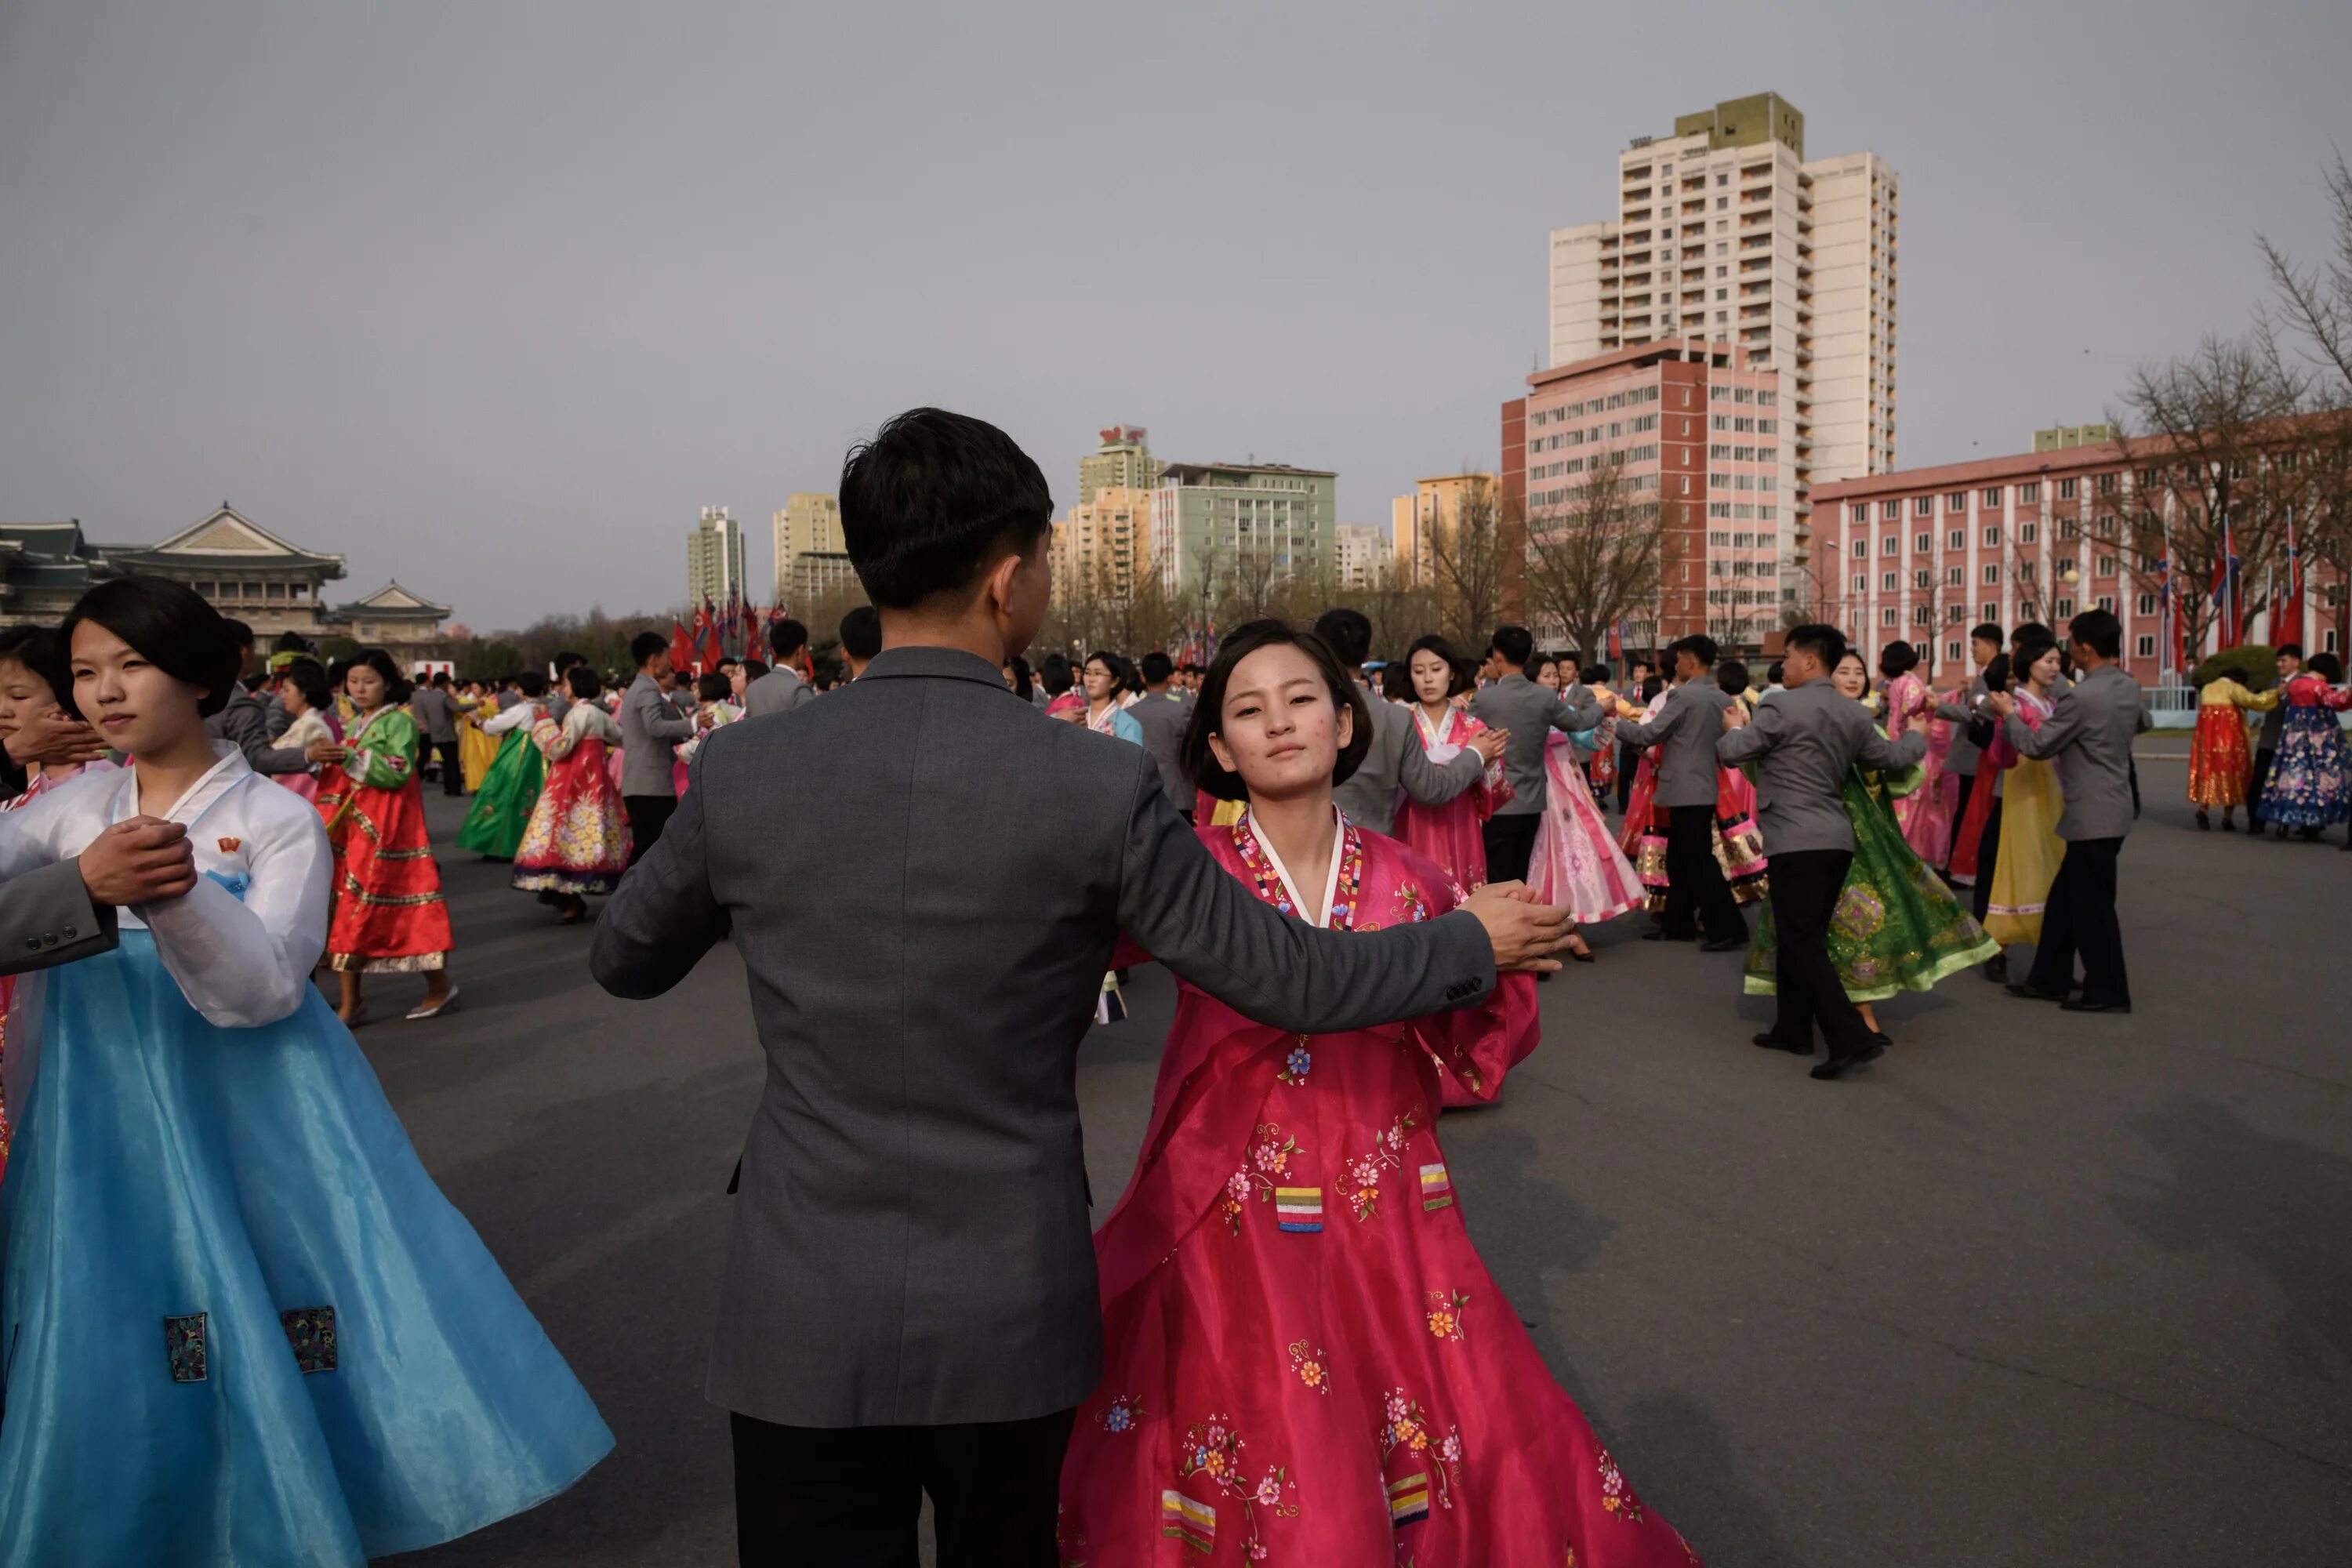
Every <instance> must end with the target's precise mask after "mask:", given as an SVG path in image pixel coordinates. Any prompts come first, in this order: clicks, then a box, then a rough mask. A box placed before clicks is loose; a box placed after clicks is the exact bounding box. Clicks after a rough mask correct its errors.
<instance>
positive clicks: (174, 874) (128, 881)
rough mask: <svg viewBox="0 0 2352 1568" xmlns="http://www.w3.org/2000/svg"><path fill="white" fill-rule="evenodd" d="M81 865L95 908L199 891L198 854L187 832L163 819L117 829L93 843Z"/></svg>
mask: <svg viewBox="0 0 2352 1568" xmlns="http://www.w3.org/2000/svg"><path fill="white" fill-rule="evenodd" d="M77 863H78V864H79V866H80V868H81V885H82V886H83V887H85V888H87V889H89V900H90V902H92V903H94V904H143V903H147V902H149V901H151V900H155V899H176V898H178V897H179V896H180V895H181V894H183V893H184V892H187V891H188V890H189V889H192V888H194V886H195V885H196V851H195V847H194V845H192V844H190V843H189V842H188V830H187V829H186V828H184V827H183V826H180V825H179V824H178V823H176V822H165V821H163V819H162V818H160V817H153V816H133V817H131V818H129V819H127V820H125V821H122V822H118V823H116V824H114V825H113V826H110V827H109V828H108V829H107V830H106V831H105V832H103V833H101V834H100V835H99V836H98V837H96V838H93V839H91V840H90V842H89V848H87V849H85V850H83V851H82V852H81V855H80V857H79V860H78V862H77Z"/></svg>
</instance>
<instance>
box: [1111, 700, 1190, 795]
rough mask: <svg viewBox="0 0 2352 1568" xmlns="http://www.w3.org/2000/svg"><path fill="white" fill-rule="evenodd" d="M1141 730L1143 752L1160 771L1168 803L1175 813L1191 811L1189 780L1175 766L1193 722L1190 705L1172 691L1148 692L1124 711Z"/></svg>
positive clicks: (1178, 767) (1180, 769)
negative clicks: (1185, 734)
mask: <svg viewBox="0 0 2352 1568" xmlns="http://www.w3.org/2000/svg"><path fill="white" fill-rule="evenodd" d="M1127 716H1128V717H1129V718H1130V719H1132V720H1134V721H1135V724H1136V728H1138V729H1139V730H1141V731H1143V749H1144V750H1145V751H1147V752H1150V753H1151V760H1152V762H1153V763H1157V764H1158V765H1159V768H1160V784H1161V786H1162V787H1164V788H1165V789H1166V790H1167V791H1168V804H1169V805H1172V806H1174V807H1175V808H1176V809H1177V810H1178V811H1190V810H1192V799H1193V791H1192V780H1190V779H1188V778H1186V777H1185V776H1184V770H1183V769H1182V768H1181V767H1180V766H1178V765H1177V762H1176V750H1177V747H1178V746H1179V745H1181V743H1182V742H1183V740H1184V728H1185V726H1186V725H1188V724H1190V723H1192V704H1191V703H1189V702H1187V701H1185V700H1183V699H1182V698H1181V697H1179V696H1177V695H1176V694H1175V693H1174V692H1172V691H1163V692H1161V693H1160V694H1159V695H1158V696H1156V697H1155V696H1153V695H1152V694H1151V693H1150V692H1149V691H1147V692H1145V693H1144V694H1143V697H1142V700H1140V701H1139V702H1137V703H1136V705H1135V706H1134V707H1132V708H1130V709H1129V710H1127Z"/></svg>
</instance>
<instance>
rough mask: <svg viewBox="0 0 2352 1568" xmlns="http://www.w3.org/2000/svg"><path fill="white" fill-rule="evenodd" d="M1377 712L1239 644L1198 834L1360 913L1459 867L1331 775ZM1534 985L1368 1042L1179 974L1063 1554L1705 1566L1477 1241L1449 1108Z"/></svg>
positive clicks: (1273, 627) (1519, 1018) (1294, 1566)
mask: <svg viewBox="0 0 2352 1568" xmlns="http://www.w3.org/2000/svg"><path fill="white" fill-rule="evenodd" d="M1369 740H1370V713H1369V711H1368V710H1366V709H1365V707H1364V705H1363V699H1362V698H1361V697H1360V695H1358V694H1357V693H1356V691H1355V689H1354V688H1353V686H1352V684H1351V683H1350V682H1349V679H1348V678H1347V675H1346V673H1345V672H1344V671H1343V670H1341V669H1340V668H1339V664H1338V663H1337V661H1336V660H1334V659H1333V658H1332V657H1331V655H1330V653H1329V651H1328V649H1327V648H1325V647H1323V646H1322V645H1321V644H1320V643H1318V642H1316V641H1315V640H1314V639H1313V638H1311V637H1304V636H1302V635H1301V634H1298V633H1295V632H1292V631H1290V630H1289V629H1288V628H1287V627H1285V626H1280V625H1278V624H1276V623H1259V624H1258V625H1257V626H1250V627H1245V628H1244V629H1243V630H1241V631H1239V632H1236V633H1235V634H1234V636H1233V637H1231V638H1229V639H1228V640H1227V642H1226V644H1225V646H1224V647H1223V649H1222V650H1220V652H1219V655H1218V658H1217V661H1216V663H1215V664H1214V665H1213V667H1212V668H1211V670H1210V673H1209V677H1208V679H1207V681H1206V683H1205V684H1204V685H1203V687H1202V693H1201V705H1200V709H1199V710H1198V714H1197V716H1196V717H1195V719H1194V720H1193V723H1192V731H1190V733H1188V735H1187V736H1186V739H1185V744H1184V754H1185V758H1186V761H1187V763H1188V764H1189V765H1190V766H1191V768H1192V772H1193V773H1194V777H1195V779H1196V781H1197V782H1199V783H1200V784H1202V785H1203V786H1204V787H1206V788H1208V789H1209V790H1210V791H1211V793H1213V794H1215V795H1219V796H1221V797H1230V796H1233V795H1244V796H1245V797H1246V798H1247V800H1248V802H1249V814H1248V815H1247V816H1244V818H1243V820H1242V821H1240V822H1238V823H1236V824H1234V826H1230V827H1224V828H1215V827H1208V828H1202V829H1200V830H1199V831H1200V836H1201V839H1202V843H1203V844H1204V845H1206V846H1207V847H1208V848H1209V851H1210V853H1211V854H1213V855H1214V856H1215V857H1216V858H1217V859H1218V860H1219V861H1220V862H1221V863H1222V864H1223V866H1224V867H1225V868H1226V869H1227V870H1229V871H1230V872H1232V874H1233V875H1234V876H1235V877H1237V878H1239V879H1241V880H1242V881H1244V883H1246V884H1248V885H1249V886H1250V887H1251V888H1252V889H1255V891H1256V893H1257V896H1258V897H1260V898H1262V899H1264V900H1266V901H1267V902H1268V903H1270V904H1273V905H1274V906H1275V907H1276V909H1279V910H1284V911H1286V912H1287V913H1290V914H1293V915H1296V916H1297V917H1298V918H1299V919H1301V920H1307V921H1313V922H1314V923H1316V924H1318V925H1322V926H1327V927H1330V928H1333V929H1338V930H1353V931H1368V930H1371V929H1374V928H1376V927H1379V926H1383V925H1388V924H1392V923H1394V922H1396V921H1420V920H1427V919H1433V918H1434V917H1435V916H1437V915H1439V914H1441V913H1443V912H1444V911H1445V910H1448V909H1450V908H1452V906H1453V904H1454V899H1455V898H1456V897H1457V896H1458V894H1457V889H1454V888H1452V887H1451V886H1449V885H1448V882H1447V879H1446V878H1445V877H1444V873H1442V872H1441V871H1439V870H1438V868H1436V867H1435V866H1433V865H1432V864H1431V863H1430V862H1429V861H1428V860H1427V859H1426V858H1423V857H1422V856H1420V855H1418V854H1415V853H1414V852H1413V851H1412V849H1410V848H1407V847H1405V846H1403V845H1402V844H1399V843H1397V842H1396V841H1394V840H1393V839H1388V838H1383V837H1380V836H1378V835H1376V834H1370V833H1365V832H1362V831H1361V830H1360V829H1358V828H1357V827H1356V826H1354V825H1353V824H1351V823H1349V821H1348V820H1347V818H1346V817H1344V816H1340V815H1339V813H1338V812H1337V811H1335V810H1334V809H1333V806H1332V804H1331V785H1332V784H1333V782H1334V778H1335V776H1336V777H1339V778H1344V777H1345V776H1346V775H1347V772H1348V771H1349V769H1351V768H1352V766H1353V765H1354V763H1355V761H1356V760H1357V759H1359V758H1360V757H1361V755H1362V754H1363V750H1364V747H1365V745H1366V744H1368V743H1369ZM1536 1026H1537V1024H1536V1015H1535V998H1534V987H1533V986H1532V984H1529V982H1528V979H1527V977H1526V976H1524V975H1513V976H1508V977H1507V978H1506V979H1505V980H1504V981H1503V982H1502V983H1501V984H1498V985H1497V986H1496V988H1495V990H1494V991H1493V992H1492V993H1490V994H1488V995H1487V996H1486V999H1485V1001H1484V1003H1483V1004H1482V1005H1478V1006H1475V1007H1469V1008H1464V1009H1462V1010H1461V1011H1458V1012H1454V1013H1448V1014H1444V1015H1440V1016H1434V1017H1430V1018H1423V1019H1420V1020H1417V1021H1415V1022H1413V1023H1411V1024H1405V1025H1392V1026H1387V1027H1384V1028H1378V1029H1364V1030H1357V1031H1354V1032H1351V1033H1349V1034H1344V1035H1334V1036H1299V1035H1286V1034H1284V1033H1282V1032H1280V1031H1278V1030H1275V1029H1270V1028H1265V1027H1263V1026H1258V1025H1255V1024H1253V1023H1251V1022H1250V1021H1249V1020H1247V1019H1246V1018H1244V1017H1242V1016H1240V1015H1238V1014H1236V1013H1234V1012H1232V1011H1231V1010H1229V1009H1228V1008H1226V1007H1224V1006H1223V1005H1221V1004H1219V1003H1217V1002H1215V1001H1213V1000H1212V999H1211V998H1209V997H1208V996H1206V995H1204V994H1201V993H1199V992H1197V991H1194V990H1192V988H1191V987H1190V986H1184V987H1182V988H1181V992H1180V1000H1179V1002H1178V1005H1177V1012H1176V1020H1175V1025H1174V1027H1173V1029H1172V1030H1171V1033H1170V1036H1169V1041H1168V1047H1167V1050H1166V1052H1165V1054H1164V1055H1163V1056H1162V1057H1161V1058H1160V1081H1159V1087H1158V1089H1157V1090H1156V1091H1155V1093H1154V1096H1153V1103H1152V1113H1151V1123H1150V1129H1149V1130H1148V1131H1147V1132H1146V1133H1145V1135H1144V1143H1143V1150H1142V1152H1141V1154H1140V1155H1139V1158H1138V1160H1137V1163H1136V1168H1135V1173H1134V1175H1133V1176H1132V1177H1131V1178H1130V1179H1129V1183H1128V1186H1127V1191H1126V1193H1125V1194H1123V1195H1122V1196H1121V1197H1120V1199H1119V1202H1118V1207H1117V1208H1116V1209H1114V1210H1113V1211H1112V1213H1111V1215H1110V1217H1109V1219H1108V1221H1106V1222H1105V1224H1104V1226H1103V1227H1102V1229H1101V1230H1100V1231H1098V1232H1097V1234H1096V1237H1095V1251H1096V1256H1097V1261H1098V1263H1099V1264H1100V1267H1101V1275H1102V1297H1103V1316H1104V1327H1105V1333H1104V1342H1105V1345H1106V1347H1107V1350H1106V1363H1105V1371H1104V1375H1103V1380H1102V1383H1101V1384H1100V1385H1099V1386H1098V1387H1097V1389H1096V1391H1095V1393H1094V1394H1093V1395H1092V1396H1091V1397H1089V1398H1088V1400H1087V1403H1086V1404H1085V1405H1081V1406H1080V1407H1079V1410H1078V1415H1077V1422H1076V1430H1075V1432H1074V1434H1073V1436H1072V1437H1071V1440H1070V1447H1069V1453H1068V1457H1067V1458H1066V1461H1065V1463H1064V1466H1063V1470H1062V1521H1061V1537H1062V1540H1061V1544H1062V1558H1063V1560H1064V1561H1065V1562H1068V1563H1086V1564H1087V1568H1132V1565H1142V1564H1152V1565H1163V1568H1164V1565H1167V1564H1171V1563H1202V1564H1206V1565H1210V1568H1214V1565H1218V1564H1235V1565H1242V1564H1255V1563H1270V1564H1276V1565H1278V1568H1279V1565H1286V1568H1323V1565H1325V1564H1357V1565H1360V1564H1368V1563H1412V1564H1416V1565H1417V1568H1444V1565H1453V1564H1460V1565H1464V1568H1470V1565H1482V1568H1483V1565H1494V1568H1507V1565H1512V1564H1521V1563H1527V1564H1542V1565H1544V1568H1559V1565H1561V1564H1563V1563H1575V1564H1578V1565H1579V1568H1612V1565H1618V1564H1627V1565H1640V1568H1651V1565H1659V1568H1664V1565H1668V1564H1672V1565H1675V1568H1683V1565H1686V1564H1688V1563H1693V1562H1695V1561H1696V1556H1695V1554H1694V1553H1693V1552H1691V1551H1690V1549H1689V1547H1687V1546H1686V1545H1685V1544H1684V1542H1683V1540H1682V1538H1681V1537H1680V1536H1679V1535H1677V1534H1675V1531H1673V1529H1672V1528H1671V1527H1669V1526H1668V1525H1667V1524H1666V1522H1665V1521H1664V1520H1663V1519H1661V1518H1659V1517H1658V1516H1657V1514H1656V1513H1654V1511H1652V1510H1650V1509H1649V1508H1648V1507H1647V1506H1646V1505H1645V1504H1644V1503H1643V1502H1642V1501H1641V1500H1640V1499H1639V1498H1638V1497H1637V1496H1636V1495H1635V1493H1634V1491H1633V1489H1632V1488H1631V1487H1630V1486H1629V1485H1628V1484H1627V1481H1626V1479H1625V1476H1624V1475H1623V1473H1622V1471H1621V1470H1620V1469H1619V1468H1618V1467H1617V1463H1616V1461H1615V1460H1614V1459H1613V1458H1611V1456H1610V1454H1609V1451H1608V1449H1607V1448H1605V1447H1602V1445H1601V1442H1600V1441H1599V1439H1598V1438H1597V1437H1595V1436H1594V1435H1593V1432H1592V1428H1591V1426H1589V1425H1588V1424H1587V1423H1586V1421H1585V1418H1584V1416H1583V1415H1582V1414H1581V1413H1580V1411H1579V1410H1578V1409H1577V1407H1576V1405H1575V1404H1574V1403H1573V1402H1572V1401H1570V1398H1569V1396H1568V1394H1566V1393H1565V1392H1564V1391H1562V1389H1561V1388H1560V1386H1559V1384H1558V1383H1557V1382H1555V1381H1554V1380H1553V1378H1552V1375H1551V1373H1550V1370H1549V1368H1548V1367H1546V1366H1545V1364H1544V1363H1543V1359H1542V1357H1541V1356H1540V1354H1539V1353H1538V1352H1537V1350H1536V1347H1535V1343H1534V1342H1533V1341H1532V1340H1530V1339H1529V1338H1528V1332H1527V1330H1526V1329H1525V1328H1524V1327H1523V1326H1522V1325H1521V1323H1520V1321H1519V1319H1518V1317H1517V1314H1516V1313H1514V1312H1513V1311H1512V1310H1511V1306H1510V1303H1509V1302H1507V1300H1504V1299H1503V1296H1502V1293H1501V1291H1500V1290H1498V1289H1496V1285H1495V1282H1494V1279H1492V1278H1491V1277H1490V1276H1489V1275H1488V1274H1487V1272H1486V1266H1485V1264H1484V1263H1482V1262H1481V1261H1480V1260H1479V1257H1478V1253H1477V1249H1476V1248H1475V1247H1473V1246H1472V1245H1471V1242H1470V1236H1469V1232H1468V1230H1467V1229H1466V1228H1465V1226H1464V1224H1463V1218H1462V1210H1461V1208H1460V1206H1459V1205H1458V1204H1457V1201H1456V1194H1455V1193H1454V1184H1453V1179H1452V1177H1451V1175H1450V1174H1449V1173H1448V1172H1447V1170H1446V1165H1445V1152H1444V1149H1443V1148H1442V1147H1440V1145H1439V1142H1438V1139H1437V1133H1436V1129H1435V1125H1434V1122H1433V1113H1434V1111H1435V1110H1436V1106H1437V1101H1438V1099H1439V1094H1440V1085H1441V1084H1442V1082H1444V1080H1445V1079H1459V1080H1461V1081H1463V1082H1465V1083H1469V1082H1474V1081H1479V1080H1477V1079H1472V1078H1471V1077H1469V1076H1467V1075H1469V1074H1472V1073H1475V1071H1476V1070H1477V1068H1476V1064H1478V1063H1480V1062H1483V1061H1485V1060H1486V1059H1488V1058H1494V1057H1499V1056H1501V1055H1504V1054H1507V1052H1508V1051H1509V1050H1510V1049H1512V1048H1513V1047H1514V1044H1515V1042H1517V1041H1520V1040H1522V1039H1526V1038H1528V1037H1532V1035H1533V1033H1534V1031H1535V1029H1536Z"/></svg>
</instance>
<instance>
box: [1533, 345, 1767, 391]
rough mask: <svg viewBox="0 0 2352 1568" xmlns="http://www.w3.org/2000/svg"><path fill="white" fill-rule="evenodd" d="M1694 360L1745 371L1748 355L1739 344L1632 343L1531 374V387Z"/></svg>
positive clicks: (1722, 368)
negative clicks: (1602, 372)
mask: <svg viewBox="0 0 2352 1568" xmlns="http://www.w3.org/2000/svg"><path fill="white" fill-rule="evenodd" d="M1694 358H1704V359H1705V360H1706V362H1707V364H1708V366H1709V368H1711V369H1714V370H1746V369H1747V368H1748V351H1747V350H1746V349H1743V348H1741V347H1739V346H1738V345H1737V344H1736V343H1718V342H1710V343H1705V344H1702V343H1700V342H1698V341H1697V340H1696V339H1693V338H1652V339H1650V340H1649V341H1648V342H1639V343H1632V344H1629V345H1627V346H1626V347H1624V348H1622V349H1611V350H1610V351H1609V352H1608V353H1601V354H1594V355H1593V356H1592V357H1591V359H1580V360H1576V361H1573V362H1571V363H1568V364H1556V365H1554V366H1552V367H1551V368H1550V369H1549V370H1538V371H1531V372H1529V373H1528V385H1529V386H1531V387H1535V386H1545V385H1549V384H1551V383H1552V382H1555V381H1567V380H1569V379H1570V378H1571V377H1575V376H1584V375H1592V374H1597V373H1598V372H1601V371H1608V370H1628V369H1638V368H1640V367H1641V366H1643V365H1645V364H1655V363H1659V362H1661V361H1664V360H1673V361H1675V362H1676V363H1688V362H1690V361H1691V360H1693V359H1694Z"/></svg>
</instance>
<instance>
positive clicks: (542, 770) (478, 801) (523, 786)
mask: <svg viewBox="0 0 2352 1568" xmlns="http://www.w3.org/2000/svg"><path fill="white" fill-rule="evenodd" d="M546 783H547V759H546V758H545V757H544V756H542V755H541V754H540V750H539V748H538V747H537V746H536V745H533V744H532V743H531V739H530V725H529V724H522V725H519V726H517V727H516V728H514V729H511V730H509V731H507V732H506V733H505V734H504V735H501V736H500V737H499V754H498V755H497V756H495V757H493V758H491V759H490V765H489V769H488V772H486V773H483V774H482V787H481V788H480V789H479V790H478V791H477V792H476V793H475V795H474V809H473V810H471V811H469V812H467V814H466V825H465V826H463V827H461V828H459V829H458V830H457V847H458V848H460V849H471V850H472V851H474V853H476V854H477V855H479V856H481V857H483V858H485V859H490V860H511V859H513V858H515V851H516V850H517V849H519V848H520V847H522V835H523V829H525V828H527V827H529V826H530V808H531V807H532V806H534V805H538V804H539V792H540V790H541V787H542V786H544V785H545V784H546Z"/></svg>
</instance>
